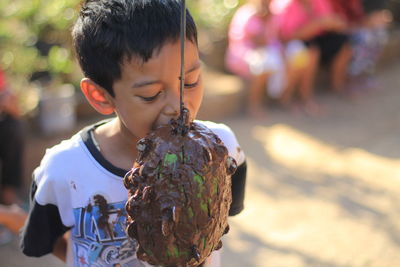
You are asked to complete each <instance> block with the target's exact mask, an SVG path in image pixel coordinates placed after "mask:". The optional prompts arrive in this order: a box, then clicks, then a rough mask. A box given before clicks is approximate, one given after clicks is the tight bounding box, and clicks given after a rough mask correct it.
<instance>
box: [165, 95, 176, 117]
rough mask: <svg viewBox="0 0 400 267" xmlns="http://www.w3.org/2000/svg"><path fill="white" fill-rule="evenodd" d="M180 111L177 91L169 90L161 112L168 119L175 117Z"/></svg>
mask: <svg viewBox="0 0 400 267" xmlns="http://www.w3.org/2000/svg"><path fill="white" fill-rule="evenodd" d="M179 111H180V96H179V92H177V93H176V92H171V93H170V95H169V96H168V100H167V103H166V105H165V107H164V110H163V113H164V115H165V116H166V117H168V119H177V118H178V117H179Z"/></svg>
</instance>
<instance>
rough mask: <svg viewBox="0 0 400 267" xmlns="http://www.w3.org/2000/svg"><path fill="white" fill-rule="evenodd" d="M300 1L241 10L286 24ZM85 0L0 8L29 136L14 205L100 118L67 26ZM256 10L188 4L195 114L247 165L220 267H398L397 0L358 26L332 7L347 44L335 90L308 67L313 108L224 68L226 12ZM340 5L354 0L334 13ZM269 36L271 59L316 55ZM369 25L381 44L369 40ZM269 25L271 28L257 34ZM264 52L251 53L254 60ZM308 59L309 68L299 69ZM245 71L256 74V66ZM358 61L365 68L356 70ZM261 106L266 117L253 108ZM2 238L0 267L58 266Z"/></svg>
mask: <svg viewBox="0 0 400 267" xmlns="http://www.w3.org/2000/svg"><path fill="white" fill-rule="evenodd" d="M296 1H300V0H275V1H272V2H271V3H270V1H265V2H268V8H267V11H265V10H263V11H262V12H267V13H268V16H266V17H263V16H264V15H265V14H264V13H262V12H261V11H260V10H258V11H253V13H251V12H250V13H251V14H252V15H254V14H256V15H257V16H258V15H260V16H259V17H262V18H263V19H265V20H266V21H267V20H268V21H271V20H272V19H274V18H275V17H276V18H284V21H290V19H289V20H288V17H285V12H289V11H288V7H290V6H291V4H292V2H296ZM321 1H328V2H329V1H330V0H321ZM331 1H333V2H336V0H331ZM80 2H81V1H79V0H53V1H49V0H30V1H27V0H1V1H0V69H2V70H3V71H4V77H5V81H6V83H7V90H9V91H10V92H11V93H12V95H15V96H16V99H17V105H18V108H19V114H18V119H19V120H20V121H21V122H22V127H23V130H24V132H25V135H24V136H25V141H24V143H25V146H24V150H23V152H21V153H23V154H22V156H23V161H22V162H23V166H22V167H21V170H22V172H23V174H22V181H21V183H20V184H19V186H18V188H17V191H16V194H17V197H18V199H20V202H19V203H18V204H19V205H20V206H22V207H23V208H27V205H28V204H27V202H28V192H29V186H30V179H31V173H32V171H33V170H34V168H35V167H36V166H38V164H39V163H40V160H41V158H42V156H43V155H44V152H45V149H46V148H47V147H51V146H53V145H55V144H57V143H58V142H60V141H61V140H62V139H65V138H67V137H69V136H70V135H71V134H73V133H75V132H76V131H78V130H79V129H81V128H82V127H83V126H85V125H87V124H89V123H93V122H95V121H98V120H100V119H101V118H102V117H101V116H99V115H98V114H97V113H96V112H95V111H94V109H92V108H91V107H90V106H89V104H87V102H86V100H85V99H84V97H83V95H82V93H81V92H80V89H79V82H80V80H81V78H82V73H81V72H80V69H79V66H78V64H77V62H76V61H75V59H74V55H73V52H72V44H71V34H70V30H71V27H72V24H73V22H74V20H75V18H76V16H77V12H78V10H79V6H80ZM250 2H251V3H250ZM262 2H263V1H262V0H260V1H257V0H251V1H244V0H196V1H190V0H189V1H187V4H188V6H189V10H190V11H191V13H192V15H193V17H194V18H195V21H196V22H197V25H198V30H199V49H200V53H201V59H202V61H203V63H204V64H203V70H204V81H205V97H204V103H203V105H202V108H201V111H200V114H199V118H200V119H207V120H213V121H217V122H223V123H226V124H227V125H229V126H230V127H231V128H232V130H233V131H234V132H235V133H236V136H237V138H238V140H239V143H240V144H241V146H242V148H243V150H244V151H245V153H246V155H247V161H248V166H249V169H248V178H247V179H248V181H247V187H246V200H245V210H244V211H243V212H242V213H241V214H240V215H238V216H236V217H233V218H231V219H230V225H231V232H230V233H229V235H227V236H226V237H224V246H223V249H222V255H223V256H222V266H230V267H239V266H240V267H243V266H257V267H261V266H262V267H269V266H273V267H275V266H335V267H339V266H377V267H378V266H379V267H382V266H398V265H399V262H400V138H399V136H400V117H399V115H400V105H399V101H400V91H399V85H400V60H399V59H400V2H399V0H389V1H379V0H376V1H359V2H360V7H361V8H362V10H361V12H359V13H357V12H355V13H354V14H357V16H358V17H357V18H356V19H354V21H351V19H348V20H347V19H346V18H345V16H344V15H343V14H344V13H341V14H339V13H340V12H339V9H335V8H334V7H333V6H334V4H332V10H335V12H336V11H337V14H336V15H337V17H340V18H341V20H342V22H343V23H345V24H343V25H345V26H343V25H342V27H339V26H337V28H341V29H340V32H341V34H345V35H346V36H347V37H348V40H349V41H348V43H347V44H348V45H349V47H350V48H351V49H350V51H351V55H350V56H349V58H348V62H347V63H346V64H344V65H343V66H344V67H342V69H345V70H346V71H345V75H346V82H345V83H344V84H343V86H342V87H343V88H342V87H340V88H339V89H335V88H333V90H331V87H332V85H331V83H332V81H331V79H330V77H331V76H332V74H331V72H332V70H331V69H330V68H327V67H326V66H323V65H319V64H318V62H317V63H316V65H315V68H316V71H315V76H314V78H313V79H312V81H313V82H312V83H310V84H311V85H310V88H312V99H311V98H307V96H304V95H303V93H302V91H301V89H298V90H299V91H298V92H297V91H293V92H294V93H293V94H292V95H291V97H290V101H289V100H288V99H286V98H285V95H286V94H285V92H288V91H285V90H289V89H286V85H283V84H281V87H282V88H281V91H280V92H282V93H281V95H279V96H278V97H277V95H276V94H272V93H271V90H269V89H268V88H271V86H272V83H271V82H270V81H271V80H272V78H271V77H275V76H273V74H274V73H275V72H276V71H281V70H275V69H267V71H266V72H265V73H268V75H266V76H265V77H264V76H263V77H264V79H263V80H262V81H263V82H262V83H261V85H260V88H261V89H254V88H255V87H254V88H253V85H254V84H255V83H253V81H254V80H253V78H255V77H258V75H259V74H260V72H257V73H255V72H252V71H250V73H249V75H247V74H243V75H242V73H240V71H238V72H236V71H235V70H234V69H232V68H231V66H229V63H228V62H227V57H228V56H227V51H228V49H230V46H231V45H232V43H233V42H234V40H233V39H234V37H232V34H231V32H232V31H233V23H232V22H233V21H234V18H235V16H236V15H237V14H238V11H239V10H240V9H241V8H242V7H244V6H248V5H252V8H253V9H254V10H256V8H259V7H260V6H259V5H260V3H262ZM300 2H302V1H300ZM305 2H307V1H305ZM339 2H341V1H339V0H337V3H339ZM347 2H348V3H350V2H352V1H343V2H342V3H347ZM354 2H357V1H354ZM371 3H372V4H371ZM342 5H344V4H342ZM242 10H244V9H242ZM358 11H360V10H358ZM287 14H289V13H287ZM287 14H286V15H287ZM377 14H378V15H377ZM336 15H335V16H336ZM370 15H371V16H370ZM247 18H249V17H247ZM289 18H290V17H289ZM369 19H371V20H369ZM281 21H282V19H281ZM376 21H378V22H376ZM375 22H376V23H375ZM280 25H281V24H280ZM377 25H378V26H377ZM274 27H275V26H274ZM277 27H278V33H277V34H276V36H274V38H277V40H278V41H279V43H280V49H282V50H284V51H287V50H286V48H287V47H288V44H289V43H290V41H291V40H295V39H296V40H300V41H301V43H304V44H305V46H303V49H305V50H307V53H309V52H310V51H311V50H312V48H313V47H314V46H313V43H312V42H307V41H306V40H305V39H307V38H302V37H301V36H300V37H299V36H297V35H296V36H292V37H290V36H283V34H281V33H280V31H279V25H278V26H277ZM378 28H379V30H380V31H379V32H380V33H383V34H382V35H372V36H373V37H372V38H370V39H368V38H367V37H368V36H369V35H368V34H369V33H370V32H375V30H376V29H378ZM271 29H272V26H271V25H270V24H269V28H268V27H267V28H266V29H265V32H268V33H269V32H271V31H272V30H271ZM273 29H275V28H273ZM242 30H243V31H244V30H245V29H242ZM335 31H336V30H335ZM337 31H338V32H339V30H337ZM360 32H361V33H365V32H367V34H365V35H362V34H360ZM360 36H361V37H362V38H364V37H365V36H366V38H367V39H366V40H372V41H377V40H378V41H381V42H378V43H376V42H372V43H373V44H372V48H371V47H370V46H368V45H369V43H368V42H367V41H365V42H363V41H360V40H364V39H362V38H361V37H360ZM374 36H375V37H374ZM376 36H378V37H376ZM269 38H271V37H270V36H269ZM357 38H358V39H357ZM309 39H310V38H309ZM311 39H312V38H311ZM311 39H310V40H311ZM313 40H314V39H313ZM248 41H252V39H251V38H249V40H248ZM253 41H254V40H253ZM310 43H311V44H310ZM268 44H270V43H269V41H265V42H264V43H261V44H260V45H254V46H252V45H250V46H249V47H250V48H251V49H252V50H257V51H259V48H260V47H263V46H267V45H268ZM274 44H275V43H274ZM368 49H370V50H368ZM371 49H372V50H371ZM308 50H310V51H308ZM296 51H297V50H296ZM365 51H366V52H365ZM371 51H372V52H371ZM356 52H357V53H356ZM364 52H365V53H364ZM257 53H258V52H257ZM271 53H272V54H273V52H271V51H270V50H268V53H266V55H264V54H262V55H261V54H256V55H257V56H258V57H256V59H259V58H263V57H264V56H265V57H266V58H267V59H268V60H269V58H270V57H271ZM285 53H286V52H285ZM310 53H312V51H311V52H310ZM310 53H309V54H307V55H309V58H312V57H311V56H310V55H312V54H310ZM288 55H291V54H288ZM366 58H368V59H370V61H372V63H371V62H370V61H368V64H371V67H368V68H364V67H365V66H364V65H362V64H367V63H363V62H364V61H363V60H364V59H366ZM285 60H286V57H284V60H283V62H284V63H285ZM357 60H359V61H357ZM311 61H312V60H311ZM311 61H310V60H308V61H306V62H308V63H306V65H307V67H308V66H309V65H311V63H310V62H311ZM360 61H361V63H358V62H360ZM242 63H243V64H245V66H247V67H248V68H249V69H250V70H251V68H252V67H253V65H252V64H253V63H254V61H253V60H250V61H246V62H242ZM284 63H283V66H284V67H283V68H282V69H283V70H284V72H285V75H286V76H284V77H286V78H283V79H284V80H289V77H291V76H289V71H288V69H289V67H290V66H291V65H290V64H289V63H288V64H286V65H285V64H284ZM246 64H247V65H246ZM352 64H353V65H352ZM358 64H361V67H360V68H361V69H362V71H360V72H357V73H355V71H351V70H352V69H353V67H354V66H355V67H354V68H356V69H357V66H360V65H358ZM272 65H273V66H275V63H272ZM263 66H264V65H263ZM285 66H286V67H287V68H286V67H285ZM368 66H370V65H368ZM364 69H365V71H364ZM361 72H362V73H361ZM265 73H264V72H262V74H265ZM300 76H301V75H300ZM0 80H1V79H0ZM0 84H1V83H0ZM299 84H301V83H300V82H299ZM0 87H1V86H0ZM333 87H334V83H333ZM287 88H289V85H287ZM299 88H301V85H299ZM252 90H255V91H252ZM257 90H258V91H257ZM293 90H294V89H293ZM0 93H1V90H0ZM256 101H257V103H259V104H260V107H261V110H260V109H258V110H254V109H253V108H252V107H253V106H252V104H253V102H254V103H255V102H256ZM0 115H1V114H0ZM1 127H2V126H1ZM4 129H5V128H0V132H1V131H4ZM0 241H1V237H0ZM5 241H6V242H3V244H1V245H0V257H1V259H2V263H1V264H0V265H1V266H44V265H47V266H63V264H62V263H61V262H60V261H58V260H57V259H56V258H54V257H53V256H51V255H50V256H46V257H43V258H40V259H30V258H27V257H25V256H23V255H22V254H21V253H20V252H19V250H18V238H17V237H16V236H13V237H12V238H10V239H7V240H5ZM0 243H1V242H0Z"/></svg>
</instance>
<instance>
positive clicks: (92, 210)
mask: <svg viewBox="0 0 400 267" xmlns="http://www.w3.org/2000/svg"><path fill="white" fill-rule="evenodd" d="M74 216H75V223H76V227H74V228H73V230H72V239H73V240H74V241H75V242H73V246H74V247H73V251H74V253H75V255H76V257H74V258H75V264H74V266H115V265H117V264H118V265H117V266H124V267H144V266H145V265H144V264H143V263H142V262H140V261H139V260H138V259H137V258H136V246H137V244H136V241H135V240H133V239H129V238H127V236H126V234H125V227H126V211H125V202H117V203H107V201H106V199H105V198H104V197H103V196H102V195H100V194H98V195H95V196H93V198H92V199H91V201H89V204H88V205H87V206H86V207H82V208H75V209H74Z"/></svg>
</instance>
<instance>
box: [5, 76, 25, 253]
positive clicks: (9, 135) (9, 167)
mask: <svg viewBox="0 0 400 267" xmlns="http://www.w3.org/2000/svg"><path fill="white" fill-rule="evenodd" d="M19 117H20V113H19V109H18V105H17V98H16V96H15V95H14V94H13V93H12V92H11V91H10V90H9V88H8V86H7V83H6V79H5V74H4V72H3V71H2V70H1V69H0V245H2V244H6V243H8V242H10V241H11V240H12V239H13V235H12V232H10V231H9V229H11V230H15V231H13V232H14V233H16V232H17V229H16V228H15V227H14V226H16V227H18V228H19V227H21V226H22V225H21V221H22V220H19V221H18V222H19V223H18V222H15V221H14V219H15V218H16V217H14V215H15V214H16V213H15V212H16V210H17V206H16V205H15V204H16V203H19V201H18V196H17V191H18V189H19V188H20V185H21V182H22V173H23V169H22V165H23V162H22V160H23V147H24V141H23V129H22V124H21V121H20V119H19ZM3 204H4V205H3ZM12 204H14V205H13V206H10V205H12ZM18 212H19V211H18ZM22 216H24V214H23V213H22ZM22 218H23V217H22ZM8 228H9V229H8Z"/></svg>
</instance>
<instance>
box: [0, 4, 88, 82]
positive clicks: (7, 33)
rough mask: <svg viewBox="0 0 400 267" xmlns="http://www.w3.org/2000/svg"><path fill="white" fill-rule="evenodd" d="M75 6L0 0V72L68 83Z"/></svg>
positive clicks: (71, 59) (71, 60) (71, 61)
mask: <svg viewBox="0 0 400 267" xmlns="http://www.w3.org/2000/svg"><path fill="white" fill-rule="evenodd" d="M79 2H80V1H79V0H55V1H54V0H53V1H51V0H30V1H28V2H27V1H26V0H2V1H1V2H0V64H1V65H2V66H3V68H4V69H6V70H8V71H9V72H11V73H12V74H13V75H16V76H19V77H21V78H25V79H30V78H32V74H34V73H41V72H44V73H49V74H50V75H51V76H57V77H60V79H62V80H66V81H68V79H69V77H68V74H70V73H71V72H72V70H73V67H74V62H73V57H72V53H71V49H70V48H71V47H70V46H71V42H70V38H71V37H70V26H71V23H72V21H73V20H74V18H75V16H76V7H77V5H78V4H79ZM33 78H35V77H33Z"/></svg>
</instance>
